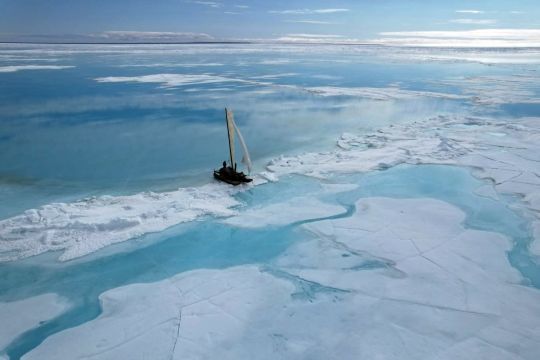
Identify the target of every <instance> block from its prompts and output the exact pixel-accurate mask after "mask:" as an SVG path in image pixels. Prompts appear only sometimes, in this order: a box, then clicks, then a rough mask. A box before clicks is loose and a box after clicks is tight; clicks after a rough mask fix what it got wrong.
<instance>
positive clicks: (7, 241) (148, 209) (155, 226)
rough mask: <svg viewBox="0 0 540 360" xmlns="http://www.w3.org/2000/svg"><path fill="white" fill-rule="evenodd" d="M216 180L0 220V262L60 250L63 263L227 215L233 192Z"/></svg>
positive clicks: (59, 206)
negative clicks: (136, 238)
mask: <svg viewBox="0 0 540 360" xmlns="http://www.w3.org/2000/svg"><path fill="white" fill-rule="evenodd" d="M239 190H240V189H235V190H233V189H231V188H229V187H227V186H224V185H221V184H215V183H212V184H208V185H204V186H201V187H198V188H181V189H178V190H177V191H171V192H164V193H154V192H146V193H140V194H136V195H130V196H116V197H114V196H100V197H93V198H89V199H85V200H81V201H79V202H74V203H67V204H66V203H56V204H50V205H45V206H43V207H41V208H39V209H32V210H27V211H25V212H24V213H23V214H21V215H18V216H15V217H12V218H9V219H5V220H1V221H0V239H1V241H0V261H10V260H17V259H22V258H26V257H29V256H33V255H38V254H41V253H44V252H47V251H62V252H63V253H62V255H60V257H59V260H61V261H65V260H70V259H74V258H77V257H81V256H84V255H87V254H89V253H92V252H94V251H97V250H99V249H101V248H103V247H105V246H108V245H111V244H114V243H118V242H121V241H125V240H128V239H130V238H134V237H137V236H141V235H143V234H146V233H150V232H157V231H161V230H164V229H166V228H168V227H170V226H173V225H176V224H179V223H183V222H188V221H193V220H195V219H197V218H199V217H201V216H203V215H214V216H218V217H219V216H230V215H232V214H234V213H235V212H234V210H232V209H231V208H232V207H234V206H236V205H238V204H239V203H238V201H236V200H235V199H234V198H233V196H232V195H233V194H234V192H235V191H239Z"/></svg>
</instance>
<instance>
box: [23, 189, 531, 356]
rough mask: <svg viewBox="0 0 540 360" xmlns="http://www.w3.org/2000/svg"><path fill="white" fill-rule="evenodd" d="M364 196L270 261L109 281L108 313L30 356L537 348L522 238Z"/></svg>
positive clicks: (519, 351)
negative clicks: (145, 280)
mask: <svg viewBox="0 0 540 360" xmlns="http://www.w3.org/2000/svg"><path fill="white" fill-rule="evenodd" d="M356 208H357V212H356V213H355V214H354V215H353V216H352V217H349V218H343V219H334V220H331V219H328V220H324V221H320V222H313V223H310V224H308V225H304V226H305V227H306V229H307V230H309V231H310V232H311V233H312V236H311V237H310V238H309V239H307V240H305V241H302V242H298V243H296V244H295V245H294V246H292V247H291V248H289V249H288V250H287V252H286V253H285V254H283V255H281V256H280V257H278V258H277V259H276V260H275V261H274V263H273V265H271V266H262V267H259V266H240V267H234V268H229V269H224V270H197V271H190V272H185V273H182V274H179V275H176V276H174V277H172V278H169V279H167V280H164V281H161V282H157V283H151V284H134V285H129V286H125V287H122V288H116V289H113V290H110V291H107V292H105V293H104V294H102V295H101V297H100V300H101V304H102V308H103V312H102V314H101V315H100V316H99V317H98V318H96V319H95V320H92V321H89V322H87V323H85V324H82V325H80V326H77V327H74V328H70V329H66V330H64V331H62V332H59V333H56V334H54V335H52V336H50V337H48V338H47V339H46V340H45V341H44V342H43V343H42V344H41V345H39V346H38V347H37V348H35V349H33V350H32V351H31V352H29V353H27V354H26V355H25V356H24V357H23V358H24V359H44V358H60V357H62V354H66V353H67V354H70V358H74V359H77V358H86V357H93V358H96V359H119V358H130V359H143V358H148V357H151V358H153V359H205V358H217V357H219V358H221V359H239V358H249V359H268V358H279V359H298V358H310V359H328V358H340V359H353V358H384V359H403V358H411V359H435V358H437V359H439V358H441V359H454V358H470V356H473V357H474V358H497V359H499V358H500V359H531V360H533V359H536V357H537V355H538V349H539V344H540V334H539V333H538V331H537V330H538V328H539V327H540V318H539V317H537V316H534V315H533V316H531V315H532V314H537V313H539V312H540V293H539V292H538V290H536V289H532V288H528V287H525V286H522V285H519V281H520V275H519V273H517V271H516V270H515V269H513V268H512V267H511V266H510V264H509V263H508V260H507V257H506V251H507V250H508V249H509V248H510V247H511V246H512V245H511V242H510V241H509V239H507V238H505V237H503V236H501V235H500V234H496V233H491V232H483V231H477V230H469V229H465V228H464V227H463V226H462V225H461V222H462V220H463V218H464V214H463V212H462V211H461V210H459V209H458V208H456V207H454V206H452V205H449V204H447V203H445V202H442V201H439V200H433V199H390V198H366V199H361V200H359V201H358V202H357V204H356ZM381 214H384V216H381ZM81 339H84V340H81Z"/></svg>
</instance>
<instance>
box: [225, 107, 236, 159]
mask: <svg viewBox="0 0 540 360" xmlns="http://www.w3.org/2000/svg"><path fill="white" fill-rule="evenodd" d="M233 121H234V120H233V119H232V112H230V111H229V110H228V109H227V108H225V122H226V123H227V137H228V138H229V155H230V157H231V160H230V162H231V168H233V169H234V125H233V123H232V122H233Z"/></svg>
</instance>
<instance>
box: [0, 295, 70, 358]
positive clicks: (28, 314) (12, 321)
mask: <svg viewBox="0 0 540 360" xmlns="http://www.w3.org/2000/svg"><path fill="white" fill-rule="evenodd" d="M68 308H69V303H68V302H67V300H65V299H64V298H62V297H60V296H58V295H56V294H43V295H38V296H34V297H31V298H27V299H24V300H17V301H12V302H0V319H1V321H0V322H1V325H0V352H1V351H2V349H4V348H5V347H6V346H7V345H8V344H9V343H11V341H13V340H14V339H15V338H17V337H18V336H19V335H21V334H22V333H24V332H26V331H28V330H30V329H32V328H35V327H37V326H39V325H40V324H41V323H43V322H46V321H47V320H50V319H53V318H55V317H56V316H58V315H60V314H62V313H63V312H65V311H66V310H67V309H68Z"/></svg>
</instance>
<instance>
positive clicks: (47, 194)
mask: <svg viewBox="0 0 540 360" xmlns="http://www.w3.org/2000/svg"><path fill="white" fill-rule="evenodd" d="M225 107H229V108H232V110H233V111H234V113H235V119H236V122H237V123H238V125H239V126H240V128H241V130H242V133H243V135H244V137H245V139H246V141H247V143H248V146H249V148H250V150H251V158H252V159H253V160H254V165H255V166H254V170H253V172H252V176H253V178H254V182H253V183H252V184H250V185H247V186H240V187H236V188H233V187H229V186H227V185H224V184H221V183H217V182H215V181H214V180H213V179H212V176H211V171H212V170H213V169H214V168H217V167H219V166H220V164H221V162H222V161H223V160H225V159H226V158H227V156H228V152H227V135H226V132H225V122H224V108H225ZM539 144H540V50H539V49H533V48H531V49H519V50H516V49H481V50H480V49H459V50H458V49H429V48H423V49H420V48H399V47H380V46H338V45H317V46H304V45H275V44H237V45H232V44H214V45H202V44H201V45H29V44H0V314H2V317H3V318H5V319H3V321H5V322H6V323H7V324H9V326H8V327H2V331H0V359H1V358H3V357H8V358H10V359H19V358H23V359H62V358H66V359H67V358H70V359H71V358H88V357H92V358H98V359H116V358H130V359H138V358H144V357H146V358H148V357H150V358H155V359H162V358H163V359H180V358H181V359H199V358H214V357H217V356H219V357H222V358H226V359H227V358H230V359H238V358H254V359H255V358H260V359H268V358H284V359H289V358H290V359H297V358H314V359H316V358H321V359H323V358H325V359H326V358H332V357H339V358H343V359H348V358H351V359H352V358H359V357H364V358H373V357H374V356H376V355H379V356H381V355H382V356H384V358H388V359H392V358H396V359H397V358H399V359H403V358H410V359H455V358H468V357H470V356H473V357H474V358H483V357H484V358H493V359H515V358H520V359H535V358H536V356H537V354H538V353H539V352H540V346H539V344H540V336H539V334H538V331H537V330H538V328H540V323H539V320H538V319H540V317H538V316H536V315H537V314H538V313H539V311H540V310H539V308H538V304H540V292H539V290H538V288H539V287H540V266H539V264H540V155H539V154H540V145H539ZM238 160H239V159H238ZM238 165H239V166H241V164H240V162H239V164H238ZM23 312H24V313H25V317H24V319H20V318H19V315H18V314H20V313H23ZM81 339H84V341H82V340H81ZM67 354H69V356H68V355H67ZM471 354H473V355H471Z"/></svg>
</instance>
